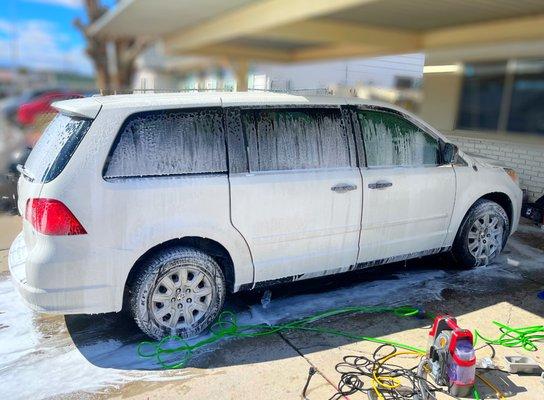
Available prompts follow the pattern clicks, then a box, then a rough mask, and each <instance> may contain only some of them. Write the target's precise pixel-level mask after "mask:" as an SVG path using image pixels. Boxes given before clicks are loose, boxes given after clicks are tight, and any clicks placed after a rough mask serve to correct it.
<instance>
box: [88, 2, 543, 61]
mask: <svg viewBox="0 0 544 400" xmlns="http://www.w3.org/2000/svg"><path fill="white" fill-rule="evenodd" d="M90 30H91V33H92V34H94V35H100V36H103V37H109V38H120V37H148V38H152V39H160V40H162V41H163V42H164V44H165V46H166V50H167V52H168V53H170V54H193V55H207V56H226V57H229V58H239V59H251V60H269V61H279V62H296V61H307V60H322V59H331V58H345V57H361V56H362V57H370V56H377V55H386V54H399V53H408V52H418V51H425V52H432V51H443V50H447V49H455V48H464V47H467V46H481V45H491V44H495V43H512V42H519V41H524V42H531V41H533V42H537V41H539V40H542V39H543V38H544V2H543V1H542V0H410V1H406V0H334V1H331V0H154V1H149V0H125V1H123V2H121V3H120V4H119V5H118V6H117V7H116V8H115V9H113V10H112V11H110V12H108V13H107V14H106V15H104V17H102V18H101V19H100V20H99V21H97V22H96V23H95V24H94V25H93V26H91V28H90Z"/></svg>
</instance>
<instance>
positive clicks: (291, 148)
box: [241, 108, 351, 172]
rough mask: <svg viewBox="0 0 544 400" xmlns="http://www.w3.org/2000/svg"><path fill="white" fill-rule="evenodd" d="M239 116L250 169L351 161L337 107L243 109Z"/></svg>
mask: <svg viewBox="0 0 544 400" xmlns="http://www.w3.org/2000/svg"><path fill="white" fill-rule="evenodd" d="M241 118H242V127H243V130H244V134H245V137H246V140H247V151H248V157H249V169H250V171H252V172H254V171H278V170H298V169H314V168H339V167H349V166H350V165H351V162H350V148H349V144H348V135H347V132H346V129H345V127H344V123H343V120H342V113H341V111H340V109H337V108H289V109H287V108H286V109H281V108H279V109H259V110H242V111H241Z"/></svg>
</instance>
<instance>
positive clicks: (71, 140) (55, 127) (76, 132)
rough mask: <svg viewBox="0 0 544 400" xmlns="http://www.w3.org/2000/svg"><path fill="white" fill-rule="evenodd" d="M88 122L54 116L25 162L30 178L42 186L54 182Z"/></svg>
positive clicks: (84, 132) (82, 119) (89, 123)
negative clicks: (42, 183) (41, 183)
mask: <svg viewBox="0 0 544 400" xmlns="http://www.w3.org/2000/svg"><path fill="white" fill-rule="evenodd" d="M91 123H92V120H91V119H88V118H77V117H71V116H68V115H64V114H57V116H56V117H55V118H54V119H53V120H52V121H51V123H50V124H49V125H48V126H47V128H46V129H45V131H44V132H43V134H42V136H41V137H40V139H39V140H38V142H37V143H36V146H35V147H34V149H32V151H31V153H30V155H29V156H28V159H27V161H26V163H25V170H27V171H28V172H29V173H30V175H31V177H32V179H33V180H35V181H37V182H44V183H46V182H50V181H52V180H53V179H55V178H56V177H57V176H58V175H59V174H60V173H61V172H62V170H63V169H64V167H66V164H68V161H69V160H70V158H72V156H73V154H74V152H75V151H76V149H77V147H78V145H79V143H80V142H81V140H82V139H83V137H84V136H85V134H86V133H87V131H88V130H89V128H90V126H91Z"/></svg>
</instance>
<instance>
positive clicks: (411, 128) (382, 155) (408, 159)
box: [357, 110, 439, 167]
mask: <svg viewBox="0 0 544 400" xmlns="http://www.w3.org/2000/svg"><path fill="white" fill-rule="evenodd" d="M357 115H358V118H359V122H360V124H361V130H362V132H363V138H364V144H365V151H366V158H367V164H368V166H370V167H372V166H394V165H407V166H408V165H411V166H414V165H436V164H438V162H439V159H438V154H439V147H438V141H437V140H436V139H434V138H433V137H431V136H430V135H428V134H427V133H426V132H423V131H422V130H421V129H419V128H418V127H417V126H415V125H413V124H412V123H411V122H409V121H407V120H406V119H404V118H401V117H400V116H398V115H395V114H392V113H388V112H380V111H368V110H364V111H358V112H357Z"/></svg>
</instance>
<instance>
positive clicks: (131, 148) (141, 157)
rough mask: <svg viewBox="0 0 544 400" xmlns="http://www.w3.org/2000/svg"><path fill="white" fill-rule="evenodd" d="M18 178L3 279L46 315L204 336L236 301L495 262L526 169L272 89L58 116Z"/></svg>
mask: <svg viewBox="0 0 544 400" xmlns="http://www.w3.org/2000/svg"><path fill="white" fill-rule="evenodd" d="M55 107H56V108H57V109H58V110H59V111H60V114H59V115H58V116H57V117H56V118H55V120H54V121H53V122H52V123H51V124H50V125H49V127H48V128H47V130H46V131H45V133H44V135H43V136H42V138H41V139H40V141H39V143H38V145H37V146H36V147H35V148H34V150H33V151H32V153H31V154H30V156H29V158H28V160H27V162H26V163H25V166H24V167H23V168H21V171H22V176H21V177H20V179H19V202H18V207H19V212H20V213H21V215H22V216H23V217H24V223H23V232H22V233H21V234H20V235H19V236H18V237H17V239H16V240H15V241H14V242H13V244H12V246H11V249H10V253H9V267H10V271H11V275H12V277H13V281H14V282H15V285H16V287H17V288H18V290H19V292H20V293H21V295H22V296H23V298H24V299H25V300H26V302H27V303H28V304H29V305H30V306H31V307H32V308H33V309H35V310H38V311H41V312H51V313H61V314H71V313H105V312H112V311H120V310H121V309H122V308H125V309H128V310H129V311H130V313H131V314H132V316H133V318H134V319H135V321H136V323H137V324H138V326H139V327H140V328H141V329H142V331H144V332H145V333H146V334H147V335H149V336H151V337H154V338H161V337H163V336H164V335H167V334H171V333H175V334H178V335H181V336H184V337H189V336H193V335H196V334H198V333H200V332H202V331H203V330H204V329H206V328H207V327H208V326H209V325H210V324H211V323H212V321H213V320H214V319H215V318H216V317H217V316H218V314H219V312H220V311H221V308H222V306H223V301H224V299H225V296H226V294H227V292H230V293H232V292H237V291H240V290H248V289H255V288H258V287H262V286H267V285H271V284H274V283H277V282H286V281H297V280H302V279H308V278H312V277H317V276H324V275H332V274H336V273H340V272H344V271H349V270H354V269H359V268H366V267H369V266H374V265H379V264H384V263H388V262H392V261H398V260H405V259H409V258H414V257H419V256H423V255H428V254H434V253H439V252H444V251H452V252H453V254H454V256H455V257H456V259H457V260H458V262H459V264H460V265H462V266H466V267H474V266H478V265H485V264H488V263H490V262H492V261H493V260H494V259H495V257H497V255H498V254H499V253H500V252H501V249H502V248H503V246H504V245H505V243H506V241H507V239H508V237H509V235H510V234H512V233H513V232H514V231H515V230H516V228H517V226H518V222H519V218H520V207H521V200H522V192H521V190H520V189H519V187H518V185H517V182H516V176H515V173H514V172H513V171H511V170H505V169H504V168H501V167H497V166H494V165H491V164H488V163H485V162H482V161H479V160H477V159H475V158H472V157H470V156H468V155H467V154H465V153H463V152H462V151H460V150H458V149H457V147H456V146H455V145H453V144H452V143H450V142H449V141H448V139H447V138H446V137H444V136H443V135H441V134H440V133H439V132H438V131H436V130H435V129H433V128H432V127H430V126H429V125H428V124H426V123H425V122H423V121H421V120H420V119H418V118H416V117H415V116H413V115H412V114H410V113H408V112H406V111H404V110H402V109H400V108H397V107H394V106H390V105H387V104H381V103H375V102H368V101H364V100H360V99H355V98H350V99H342V98H335V97H322V98H319V97H317V98H312V97H304V96H293V95H286V94H272V93H193V94H181V93H173V94H142V95H125V96H105V97H92V98H85V99H79V100H70V101H63V102H59V103H56V104H55Z"/></svg>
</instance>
